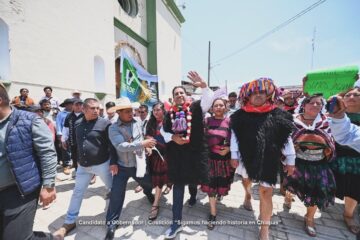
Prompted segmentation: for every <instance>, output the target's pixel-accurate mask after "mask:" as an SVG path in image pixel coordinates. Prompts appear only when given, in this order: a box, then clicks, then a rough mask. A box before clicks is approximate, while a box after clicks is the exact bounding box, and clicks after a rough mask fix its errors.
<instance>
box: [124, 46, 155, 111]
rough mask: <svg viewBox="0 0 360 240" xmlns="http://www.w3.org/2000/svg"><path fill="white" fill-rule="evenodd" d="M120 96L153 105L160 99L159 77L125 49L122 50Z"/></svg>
mask: <svg viewBox="0 0 360 240" xmlns="http://www.w3.org/2000/svg"><path fill="white" fill-rule="evenodd" d="M120 59H121V62H120V72H121V83H120V97H128V98H129V99H130V101H131V102H139V103H140V104H146V105H148V106H150V107H151V106H152V105H153V104H154V103H156V102H157V101H158V78H157V76H156V75H151V74H150V73H148V72H147V71H146V70H145V69H144V68H143V67H142V66H140V65H139V64H138V63H137V62H136V61H135V60H133V59H132V58H131V57H129V56H128V55H127V53H126V52H125V50H124V49H122V50H121V52H120Z"/></svg>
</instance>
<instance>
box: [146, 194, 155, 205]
mask: <svg viewBox="0 0 360 240" xmlns="http://www.w3.org/2000/svg"><path fill="white" fill-rule="evenodd" d="M146 197H147V199H148V201H149V202H150V203H151V204H153V203H154V201H155V197H154V194H152V193H151V194H149V195H146Z"/></svg>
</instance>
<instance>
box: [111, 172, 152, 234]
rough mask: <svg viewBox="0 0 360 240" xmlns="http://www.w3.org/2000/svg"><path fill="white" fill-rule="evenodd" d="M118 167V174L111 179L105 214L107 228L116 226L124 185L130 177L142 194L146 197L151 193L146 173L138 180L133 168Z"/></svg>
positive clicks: (123, 194) (149, 180)
mask: <svg viewBox="0 0 360 240" xmlns="http://www.w3.org/2000/svg"><path fill="white" fill-rule="evenodd" d="M118 167H119V172H118V174H116V175H115V176H114V178H113V184H112V188H111V196H110V203H109V208H108V211H107V214H106V225H108V227H115V226H116V225H118V224H117V221H118V220H119V217H120V214H121V210H122V207H123V204H124V199H125V193H126V185H127V182H128V180H129V178H130V177H131V178H133V179H134V180H135V181H136V182H138V183H139V184H140V186H142V187H143V189H144V190H143V192H144V194H145V195H146V196H149V195H151V191H152V184H151V176H150V175H149V174H148V173H146V174H145V176H144V177H143V178H138V177H136V168H135V167H122V166H118Z"/></svg>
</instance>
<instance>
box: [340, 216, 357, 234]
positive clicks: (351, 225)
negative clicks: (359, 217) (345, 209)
mask: <svg viewBox="0 0 360 240" xmlns="http://www.w3.org/2000/svg"><path fill="white" fill-rule="evenodd" d="M343 217H344V222H345V225H346V227H347V228H348V229H349V231H350V232H351V233H353V234H358V233H359V232H360V226H359V225H358V224H356V223H355V221H354V219H353V218H352V217H347V216H345V215H343Z"/></svg>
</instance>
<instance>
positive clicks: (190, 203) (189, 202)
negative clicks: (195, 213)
mask: <svg viewBox="0 0 360 240" xmlns="http://www.w3.org/2000/svg"><path fill="white" fill-rule="evenodd" d="M195 204H196V197H195V198H193V197H190V199H189V200H188V205H189V207H193V206H194V205H195Z"/></svg>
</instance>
